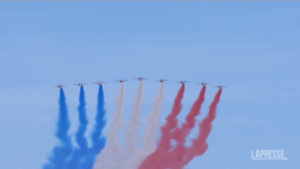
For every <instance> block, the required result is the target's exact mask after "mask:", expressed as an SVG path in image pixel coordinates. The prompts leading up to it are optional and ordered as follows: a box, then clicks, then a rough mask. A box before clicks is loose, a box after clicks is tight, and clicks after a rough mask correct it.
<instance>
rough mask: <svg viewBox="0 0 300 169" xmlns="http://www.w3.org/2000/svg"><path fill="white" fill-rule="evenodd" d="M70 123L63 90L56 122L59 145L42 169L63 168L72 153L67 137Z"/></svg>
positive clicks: (60, 94) (60, 95)
mask: <svg viewBox="0 0 300 169" xmlns="http://www.w3.org/2000/svg"><path fill="white" fill-rule="evenodd" d="M69 128H70V122H69V117H68V109H67V104H66V98H65V94H64V91H63V89H60V93H59V117H58V121H57V131H56V134H55V135H56V137H57V138H58V140H59V142H60V145H58V146H56V147H54V148H53V150H52V155H51V156H50V157H49V158H48V160H49V163H48V164H46V165H44V166H43V168H44V169H62V168H63V167H64V166H65V162H66V159H67V158H68V156H69V155H70V153H71V152H72V144H71V140H70V137H69V135H68V130H69Z"/></svg>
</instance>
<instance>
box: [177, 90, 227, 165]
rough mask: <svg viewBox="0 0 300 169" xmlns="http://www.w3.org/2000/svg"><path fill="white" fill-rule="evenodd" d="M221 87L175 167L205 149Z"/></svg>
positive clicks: (185, 163) (184, 163) (183, 163)
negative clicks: (194, 136) (196, 134)
mask: <svg viewBox="0 0 300 169" xmlns="http://www.w3.org/2000/svg"><path fill="white" fill-rule="evenodd" d="M221 93H222V89H219V90H218V92H217V93H216V95H215V97H214V100H213V101H212V103H211V104H210V106H209V110H208V114H207V116H206V117H205V118H204V119H203V120H202V121H201V122H200V123H199V134H198V136H197V138H196V139H193V140H192V145H191V147H189V148H188V149H186V151H185V152H184V153H185V158H184V160H183V161H182V162H181V164H179V165H178V166H177V167H178V168H182V167H184V166H185V165H187V164H188V163H189V162H190V161H191V160H192V159H193V158H194V157H196V156H200V155H202V154H203V153H205V151H206V150H207V147H208V145H207V143H206V139H207V138H208V136H209V134H210V131H211V130H212V122H213V120H214V119H215V118H216V111H217V105H218V103H219V101H220V97H221Z"/></svg>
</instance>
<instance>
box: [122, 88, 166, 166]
mask: <svg viewBox="0 0 300 169" xmlns="http://www.w3.org/2000/svg"><path fill="white" fill-rule="evenodd" d="M163 90H164V84H163V83H161V85H160V88H159V90H158V92H157V95H156V97H155V99H154V103H153V106H152V110H151V112H150V113H149V115H148V117H147V122H146V127H145V130H144V135H143V143H142V146H141V148H139V149H138V150H137V151H136V152H135V154H134V155H133V156H132V158H131V159H130V160H128V161H127V163H126V164H125V167H124V168H128V169H135V168H138V166H139V165H140V164H141V162H142V161H143V160H144V159H145V158H146V156H148V155H149V154H151V153H153V152H154V151H155V148H156V142H155V134H156V132H157V130H158V128H159V125H160V119H159V116H160V113H161V107H162V99H163Z"/></svg>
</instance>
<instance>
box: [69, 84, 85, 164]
mask: <svg viewBox="0 0 300 169" xmlns="http://www.w3.org/2000/svg"><path fill="white" fill-rule="evenodd" d="M85 105H86V102H85V95H84V89H83V86H81V87H80V92H79V106H78V108H77V110H78V116H79V127H78V130H77V132H76V134H75V138H76V143H77V145H78V148H75V149H74V150H73V152H72V155H71V158H70V160H69V161H68V162H67V167H66V168H67V169H76V168H78V165H79V163H80V160H82V159H83V158H84V157H85V155H86V152H87V147H88V146H87V140H86V138H85V137H84V134H85V132H86V128H87V124H88V120H87V117H86V109H85Z"/></svg>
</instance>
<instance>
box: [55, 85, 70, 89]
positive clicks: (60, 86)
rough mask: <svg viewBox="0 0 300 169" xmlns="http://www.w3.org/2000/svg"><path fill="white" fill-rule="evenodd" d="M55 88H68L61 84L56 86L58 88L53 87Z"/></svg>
mask: <svg viewBox="0 0 300 169" xmlns="http://www.w3.org/2000/svg"><path fill="white" fill-rule="evenodd" d="M53 87H57V88H59V89H61V88H63V87H67V86H63V85H61V84H59V85H56V86H53Z"/></svg>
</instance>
